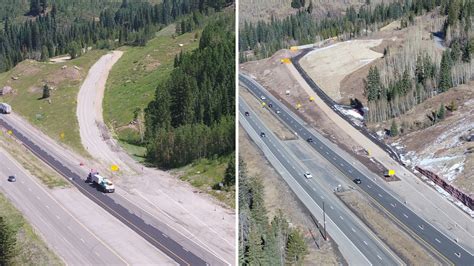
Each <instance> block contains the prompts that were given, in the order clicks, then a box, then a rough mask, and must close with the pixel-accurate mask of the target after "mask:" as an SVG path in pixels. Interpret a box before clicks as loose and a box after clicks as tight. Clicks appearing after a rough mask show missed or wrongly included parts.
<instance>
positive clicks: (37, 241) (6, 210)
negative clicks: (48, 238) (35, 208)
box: [0, 193, 64, 265]
mask: <svg viewBox="0 0 474 266" xmlns="http://www.w3.org/2000/svg"><path fill="white" fill-rule="evenodd" d="M33 264H34V265H64V263H63V261H62V260H61V259H60V258H59V257H57V256H56V255H55V254H54V253H53V252H52V251H51V250H50V249H49V248H48V246H47V245H46V243H45V242H44V241H43V240H42V239H41V237H40V236H39V235H38V234H36V232H35V230H34V229H33V228H32V227H31V225H30V224H29V223H28V222H27V221H26V220H25V218H24V217H23V216H22V215H21V213H20V212H19V211H18V210H17V209H15V207H14V206H13V205H12V204H11V203H10V202H9V201H8V200H7V198H6V197H5V196H4V195H3V194H1V193H0V265H33Z"/></svg>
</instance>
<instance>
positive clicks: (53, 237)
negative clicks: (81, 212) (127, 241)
mask: <svg viewBox="0 0 474 266" xmlns="http://www.w3.org/2000/svg"><path fill="white" fill-rule="evenodd" d="M9 175H15V177H16V178H17V181H16V182H8V181H7V177H8V176H9ZM0 190H2V191H3V193H4V194H5V195H6V196H7V197H8V198H9V199H10V200H11V201H12V202H13V204H14V205H15V206H16V208H18V209H19V210H21V212H22V213H23V215H24V216H26V218H27V220H28V221H29V222H30V223H31V224H32V225H33V226H34V227H35V228H37V229H38V231H39V232H41V234H42V236H43V237H44V238H45V240H46V241H47V243H48V245H49V246H51V247H52V248H54V250H56V251H57V252H58V255H59V256H61V257H62V258H63V259H64V261H65V262H66V263H67V264H82V265H92V264H96V265H97V264H102V265H104V264H114V265H126V264H127V263H126V262H125V261H124V260H123V259H122V258H120V257H119V256H118V255H117V254H116V253H115V252H113V251H112V249H111V248H109V247H108V246H107V245H105V244H104V243H103V242H102V241H101V240H99V238H98V237H97V236H95V235H94V234H93V233H91V232H90V231H89V230H88V229H87V228H86V226H85V225H84V224H82V223H81V222H79V221H78V220H76V219H75V218H74V216H73V215H71V214H70V213H69V212H68V211H67V210H66V209H65V208H64V207H63V206H62V205H61V204H59V203H58V202H57V201H56V200H55V199H54V198H53V197H52V196H51V195H50V194H49V193H48V192H47V191H46V190H45V189H44V188H43V187H41V185H40V184H39V183H38V182H37V181H36V180H35V178H34V177H31V176H30V175H29V174H27V173H26V172H25V171H24V170H23V169H22V168H21V167H20V166H18V165H17V164H16V163H15V162H14V160H12V159H11V158H10V157H9V156H7V155H6V152H5V151H4V150H1V149H0Z"/></svg>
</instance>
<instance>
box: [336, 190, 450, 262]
mask: <svg viewBox="0 0 474 266" xmlns="http://www.w3.org/2000/svg"><path fill="white" fill-rule="evenodd" d="M336 194H337V196H338V197H339V198H340V199H341V200H342V201H343V202H344V204H346V205H347V206H348V207H349V208H350V209H351V210H352V211H353V212H354V213H356V215H357V216H359V218H360V219H361V220H362V221H364V223H365V224H366V225H367V226H368V227H369V228H370V229H372V231H373V232H375V234H376V235H377V236H378V237H380V239H382V240H383V241H384V242H385V243H386V244H387V245H388V246H389V247H390V249H392V250H393V251H394V252H395V253H397V255H398V256H400V258H402V259H403V261H404V262H405V263H407V264H408V265H441V263H440V262H438V261H437V260H436V259H435V258H434V257H433V256H432V255H430V254H429V253H428V252H427V251H426V250H425V249H424V248H422V247H421V246H420V245H419V244H418V243H417V242H416V241H415V240H413V239H412V238H411V237H410V236H409V235H408V234H407V233H406V232H405V231H403V230H401V229H400V228H399V227H398V226H397V225H396V224H394V223H393V222H392V220H391V219H390V218H389V217H388V216H387V215H386V214H385V213H384V212H382V211H381V210H380V209H379V207H378V206H376V205H374V203H372V202H371V201H370V200H368V199H367V198H366V197H364V196H363V195H362V194H361V193H360V192H358V191H354V190H348V191H345V192H340V193H336Z"/></svg>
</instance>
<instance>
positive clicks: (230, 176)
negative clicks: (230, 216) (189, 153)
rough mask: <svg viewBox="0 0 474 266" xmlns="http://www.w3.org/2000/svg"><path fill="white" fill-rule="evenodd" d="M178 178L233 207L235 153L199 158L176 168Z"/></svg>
mask: <svg viewBox="0 0 474 266" xmlns="http://www.w3.org/2000/svg"><path fill="white" fill-rule="evenodd" d="M176 173H177V174H178V175H179V176H180V179H181V180H183V181H187V182H189V183H191V185H193V186H194V187H196V188H199V189H200V190H201V191H204V192H206V193H208V194H210V195H212V196H214V197H215V198H216V199H218V200H219V201H221V202H223V203H225V204H226V205H227V206H229V207H231V208H233V209H234V208H235V204H236V202H235V154H232V155H230V156H221V157H218V158H213V159H206V158H204V159H199V160H196V161H195V162H193V163H191V164H189V165H187V166H184V167H182V168H178V169H177V170H176Z"/></svg>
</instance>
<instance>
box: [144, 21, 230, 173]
mask: <svg viewBox="0 0 474 266" xmlns="http://www.w3.org/2000/svg"><path fill="white" fill-rule="evenodd" d="M233 21H234V15H233V13H232V14H230V15H229V14H228V13H222V14H220V15H219V16H217V17H216V18H215V19H214V20H213V21H211V22H209V24H208V25H207V26H206V27H205V28H204V30H203V33H202V36H201V39H200V41H199V48H198V49H196V50H194V51H193V52H191V53H183V54H179V55H178V56H176V58H175V60H174V67H175V68H174V69H173V71H172V72H171V74H170V77H169V78H168V79H167V80H166V81H165V82H162V83H161V84H159V85H158V87H157V88H156V92H155V99H154V100H153V101H152V102H151V103H150V104H149V105H148V107H147V108H146V109H145V128H146V131H145V136H144V139H145V142H146V147H147V159H148V161H149V162H150V163H152V164H153V165H156V166H158V167H162V168H175V167H180V166H184V165H186V164H189V163H191V162H193V161H194V160H196V159H200V158H211V157H214V156H220V155H226V154H230V153H232V152H233V151H234V148H235V119H234V114H235V110H234V109H235V78H234V77H235V66H234V63H233V62H234V47H235V44H234V39H235V33H234V22H233Z"/></svg>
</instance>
